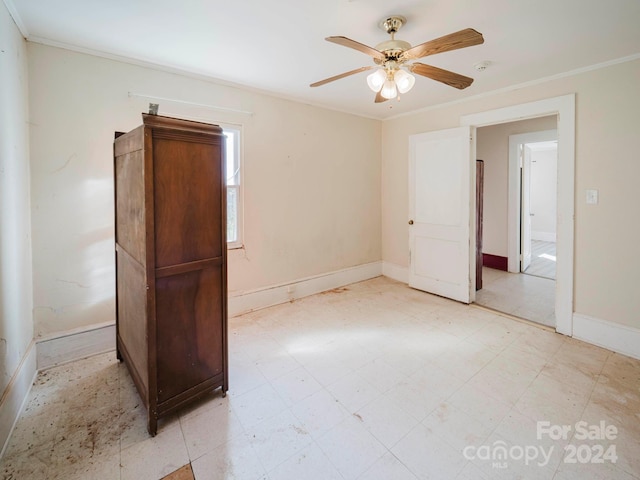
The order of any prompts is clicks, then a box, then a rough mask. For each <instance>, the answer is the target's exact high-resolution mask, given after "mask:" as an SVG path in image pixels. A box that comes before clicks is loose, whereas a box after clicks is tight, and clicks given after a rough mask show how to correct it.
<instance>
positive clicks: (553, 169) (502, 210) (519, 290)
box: [475, 115, 558, 327]
mask: <svg viewBox="0 0 640 480" xmlns="http://www.w3.org/2000/svg"><path fill="white" fill-rule="evenodd" d="M556 126H557V115H550V116H547V117H540V118H535V119H528V120H521V121H514V122H505V123H501V124H496V125H491V126H487V127H481V128H478V129H477V130H476V153H477V157H478V158H482V159H483V160H484V164H485V165H484V175H483V177H484V182H485V184H486V185H485V186H484V188H483V190H484V192H485V193H484V198H483V201H482V204H483V206H484V207H483V212H482V215H481V216H482V218H483V222H482V223H483V225H482V245H483V252H482V254H481V255H482V259H481V261H479V262H478V266H477V267H476V268H480V269H481V274H482V288H481V289H478V290H477V292H476V299H475V302H476V303H477V304H478V305H482V306H484V307H489V308H492V309H494V310H497V311H500V312H504V313H508V314H511V315H514V316H517V317H520V318H524V319H526V320H531V321H534V322H537V323H541V324H543V325H547V326H550V327H555V326H556V318H555V303H556V298H555V297H556V284H555V277H556V268H555V265H556V260H557V250H556V248H555V246H556V224H557V148H558V137H557V129H556ZM477 205H480V202H478V203H477ZM478 234H480V232H478Z"/></svg>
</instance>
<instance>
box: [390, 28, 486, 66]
mask: <svg viewBox="0 0 640 480" xmlns="http://www.w3.org/2000/svg"><path fill="white" fill-rule="evenodd" d="M481 43H484V37H483V36H482V34H481V33H480V32H476V31H475V30H474V29H473V28H465V29H464V30H460V31H459V32H455V33H450V34H449V35H445V36H444V37H440V38H436V39H435V40H430V41H428V42H425V43H421V44H420V45H416V46H415V47H412V48H410V49H409V50H406V51H405V52H403V53H402V55H401V58H402V59H403V60H411V59H413V58H422V57H426V56H427V55H434V54H436V53H442V52H449V51H451V50H457V49H459V48H465V47H471V46H473V45H480V44H481Z"/></svg>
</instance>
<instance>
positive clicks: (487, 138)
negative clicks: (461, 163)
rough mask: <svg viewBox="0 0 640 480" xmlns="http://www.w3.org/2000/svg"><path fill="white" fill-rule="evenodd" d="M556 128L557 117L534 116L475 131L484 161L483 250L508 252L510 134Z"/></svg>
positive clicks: (477, 148)
mask: <svg viewBox="0 0 640 480" xmlns="http://www.w3.org/2000/svg"><path fill="white" fill-rule="evenodd" d="M555 128H557V122H556V116H555V115H554V116H550V117H541V118H533V119H530V120H521V121H519V122H509V123H503V124H500V125H491V126H489V127H480V128H478V129H477V131H476V132H477V133H476V157H477V158H479V159H481V160H484V187H485V188H484V209H483V224H484V228H483V231H482V234H483V239H482V240H483V243H482V250H483V252H484V253H490V254H492V255H498V256H501V257H506V256H507V255H508V247H507V245H508V242H507V240H508V238H507V234H508V231H507V213H508V211H507V207H508V193H509V179H508V173H509V135H517V134H520V133H529V132H539V131H542V130H552V129H555Z"/></svg>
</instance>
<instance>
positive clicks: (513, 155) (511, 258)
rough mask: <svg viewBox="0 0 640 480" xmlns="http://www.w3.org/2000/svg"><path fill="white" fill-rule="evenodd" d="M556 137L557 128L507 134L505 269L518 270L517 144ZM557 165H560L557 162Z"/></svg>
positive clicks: (518, 204)
mask: <svg viewBox="0 0 640 480" xmlns="http://www.w3.org/2000/svg"><path fill="white" fill-rule="evenodd" d="M557 139H558V129H557V128H554V129H552V130H543V131H540V132H529V133H520V134H517V135H509V179H508V183H509V197H508V200H507V206H508V212H507V239H508V244H507V259H508V261H507V271H509V272H512V273H519V272H520V258H519V257H520V230H521V228H520V214H521V212H520V210H521V208H520V202H521V198H522V187H521V182H520V157H519V155H518V145H521V144H523V143H536V142H546V141H551V140H557ZM558 143H559V142H558ZM558 165H560V163H559V162H558ZM556 190H557V188H556ZM556 196H557V191H556Z"/></svg>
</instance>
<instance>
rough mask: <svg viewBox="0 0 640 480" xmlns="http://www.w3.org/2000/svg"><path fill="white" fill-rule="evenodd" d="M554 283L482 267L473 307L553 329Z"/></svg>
mask: <svg viewBox="0 0 640 480" xmlns="http://www.w3.org/2000/svg"><path fill="white" fill-rule="evenodd" d="M555 301H556V282H555V281H554V280H550V279H548V278H542V277H538V276H534V275H525V274H522V273H509V272H504V271H502V270H496V269H494V268H488V267H482V289H480V290H478V291H477V292H476V303H477V304H478V305H482V306H483V307H488V308H492V309H494V310H497V311H499V312H503V313H508V314H509V315H514V316H516V317H520V318H524V319H526V320H530V321H532V322H536V323H541V324H542V325H547V326H549V327H555V325H556V314H555Z"/></svg>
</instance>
